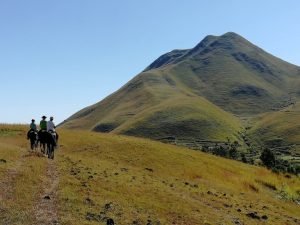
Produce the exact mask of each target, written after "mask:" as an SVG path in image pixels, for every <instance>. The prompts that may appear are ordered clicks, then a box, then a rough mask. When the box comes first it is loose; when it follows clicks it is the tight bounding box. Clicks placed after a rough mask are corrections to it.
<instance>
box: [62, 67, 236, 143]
mask: <svg viewBox="0 0 300 225" xmlns="http://www.w3.org/2000/svg"><path fill="white" fill-rule="evenodd" d="M63 127H66V128H81V129H90V130H94V131H101V132H109V131H111V132H113V133H119V134H127V135H132V136H141V137H148V138H154V139H155V138H160V137H166V136H175V137H179V138H187V137H194V138H200V139H209V140H222V141H225V140H226V137H230V138H231V139H233V140H236V139H237V133H238V131H239V130H240V129H241V124H240V122H239V120H238V119H237V118H235V117H234V116H232V115H231V114H230V113H227V112H225V111H224V110H222V109H221V108H219V107H217V106H215V105H214V104H212V103H211V102H209V101H207V100H206V99H205V98H203V97H201V96H198V95H196V94H194V93H192V92H191V91H189V90H188V89H186V88H185V87H184V86H181V85H180V84H176V83H173V80H172V79H171V78H169V75H168V71H150V72H145V73H143V74H141V75H140V76H138V77H136V78H134V79H133V81H131V82H129V83H128V84H127V85H125V86H124V87H123V88H122V89H121V90H119V91H118V92H116V93H115V94H113V95H111V96H109V97H108V98H106V99H105V100H103V101H101V102H100V103H97V104H96V105H93V106H90V107H88V108H86V109H84V110H82V111H80V112H78V113H77V114H75V115H74V116H72V117H71V118H70V119H68V120H67V122H66V123H64V124H63Z"/></svg>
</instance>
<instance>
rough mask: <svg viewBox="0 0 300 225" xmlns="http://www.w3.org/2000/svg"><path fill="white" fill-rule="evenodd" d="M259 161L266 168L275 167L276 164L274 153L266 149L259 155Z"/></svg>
mask: <svg viewBox="0 0 300 225" xmlns="http://www.w3.org/2000/svg"><path fill="white" fill-rule="evenodd" d="M260 160H261V161H262V162H263V164H264V165H265V166H266V167H268V168H272V167H274V166H275V162H276V159H275V155H274V153H273V152H272V151H271V150H270V149H268V148H265V149H264V150H263V152H262V153H261V155H260Z"/></svg>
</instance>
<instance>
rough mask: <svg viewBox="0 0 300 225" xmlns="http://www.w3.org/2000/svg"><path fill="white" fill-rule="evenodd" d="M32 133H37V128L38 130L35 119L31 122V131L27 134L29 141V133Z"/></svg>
mask: <svg viewBox="0 0 300 225" xmlns="http://www.w3.org/2000/svg"><path fill="white" fill-rule="evenodd" d="M30 132H37V128H36V124H35V120H34V119H32V120H31V124H30V130H29V131H28V132H27V139H29V133H30Z"/></svg>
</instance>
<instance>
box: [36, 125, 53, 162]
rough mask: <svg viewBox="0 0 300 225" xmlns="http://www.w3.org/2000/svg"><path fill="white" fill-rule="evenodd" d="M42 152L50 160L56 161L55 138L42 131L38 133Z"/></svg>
mask: <svg viewBox="0 0 300 225" xmlns="http://www.w3.org/2000/svg"><path fill="white" fill-rule="evenodd" d="M38 136H39V142H40V148H41V152H42V153H43V154H46V155H48V158H49V159H54V148H55V146H56V142H55V138H54V137H53V135H52V134H51V133H49V132H47V131H44V130H41V131H39V133H38Z"/></svg>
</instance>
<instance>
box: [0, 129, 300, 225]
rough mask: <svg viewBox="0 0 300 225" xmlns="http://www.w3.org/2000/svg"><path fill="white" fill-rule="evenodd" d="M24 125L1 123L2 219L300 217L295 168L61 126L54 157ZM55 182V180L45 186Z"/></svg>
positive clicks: (237, 220)
mask: <svg viewBox="0 0 300 225" xmlns="http://www.w3.org/2000/svg"><path fill="white" fill-rule="evenodd" d="M25 132H26V128H24V127H13V126H1V127H0V159H2V160H1V163H0V178H1V179H0V180H1V182H0V190H1V191H0V198H1V201H0V212H1V214H0V221H1V222H2V223H3V221H4V224H46V223H45V221H48V222H49V220H50V222H51V221H52V223H55V222H59V223H60V224H72V225H76V224H80V225H82V224H106V223H105V221H106V220H107V219H108V218H112V219H113V220H114V221H115V222H116V224H121V225H126V224H155V225H157V224H182V225H183V224H184V225H188V224H190V225H192V224H193V225H197V224H299V222H300V217H299V209H300V208H299V205H298V204H296V201H299V200H300V199H299V198H300V196H299V193H300V189H299V187H300V180H299V178H297V177H295V176H291V175H287V176H285V175H284V174H274V173H272V172H270V171H268V170H266V169H265V168H260V167H255V166H250V165H247V164H242V163H239V162H236V161H232V160H228V159H223V158H219V157H216V156H212V155H207V154H204V153H201V152H197V151H193V150H189V149H186V148H180V147H176V146H173V145H167V144H162V143H159V142H153V141H149V140H144V139H138V138H131V137H125V136H117V135H114V134H99V133H92V132H87V131H70V130H60V131H59V132H60V135H61V141H60V148H59V149H58V150H57V152H56V158H55V160H54V161H49V160H47V159H46V158H43V157H39V155H38V154H34V153H29V151H28V147H27V143H26V140H25ZM4 161H5V162H4ZM49 184H54V187H53V188H50V189H47V188H48V187H49V186H51V185H49ZM3 190H5V191H3ZM45 190H46V191H45ZM3 193H5V194H3ZM45 196H49V199H48V198H44V197H45ZM54 203H55V204H54ZM43 213H46V214H47V215H49V216H48V217H43V216H42V215H43Z"/></svg>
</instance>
